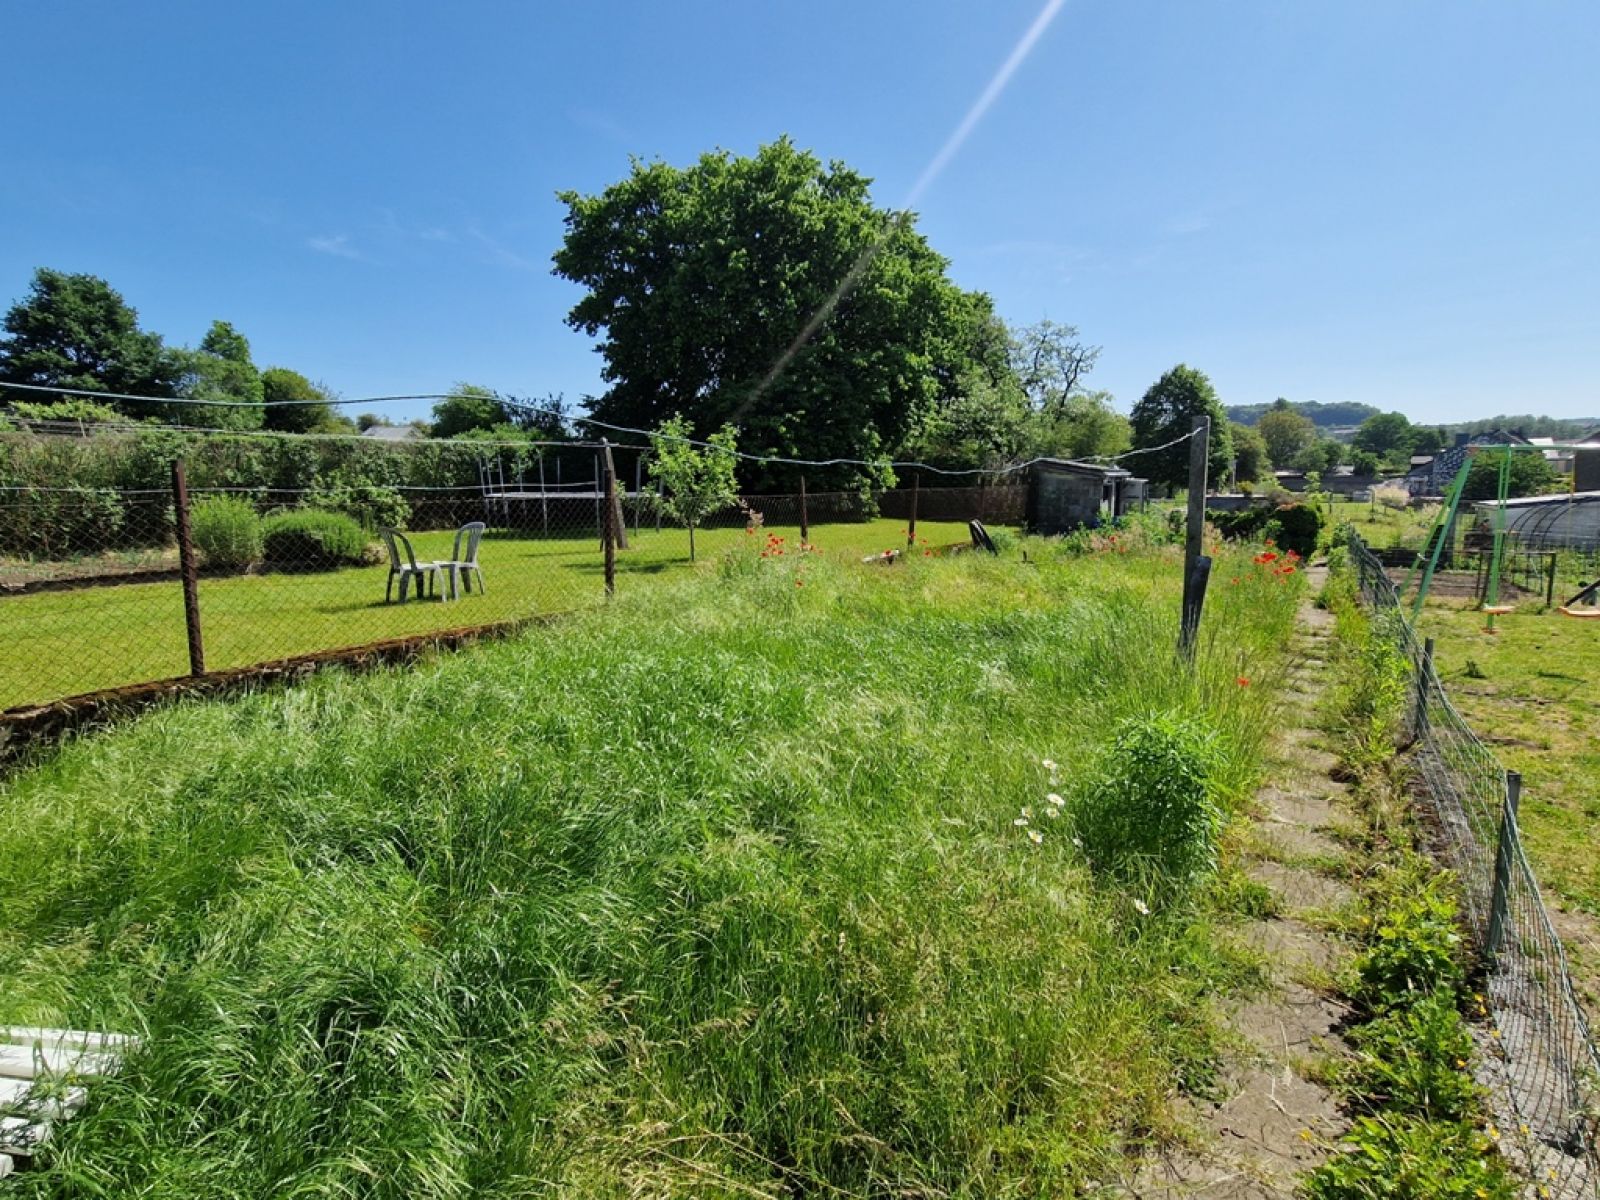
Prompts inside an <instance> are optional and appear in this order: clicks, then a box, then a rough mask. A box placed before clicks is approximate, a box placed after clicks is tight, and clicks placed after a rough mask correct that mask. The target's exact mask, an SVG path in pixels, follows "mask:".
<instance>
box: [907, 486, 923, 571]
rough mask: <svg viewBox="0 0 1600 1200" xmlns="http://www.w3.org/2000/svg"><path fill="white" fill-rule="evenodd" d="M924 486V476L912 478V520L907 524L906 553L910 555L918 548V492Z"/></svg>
mask: <svg viewBox="0 0 1600 1200" xmlns="http://www.w3.org/2000/svg"><path fill="white" fill-rule="evenodd" d="M921 485H922V476H921V475H913V476H912V477H911V520H910V521H909V522H908V523H907V524H906V552H907V553H908V554H909V553H910V552H911V551H912V550H915V549H916V548H917V491H918V489H919V488H920V487H921Z"/></svg>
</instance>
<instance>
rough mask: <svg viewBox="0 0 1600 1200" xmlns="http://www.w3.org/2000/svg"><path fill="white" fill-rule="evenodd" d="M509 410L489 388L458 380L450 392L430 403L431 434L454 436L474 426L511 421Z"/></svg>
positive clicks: (494, 424)
mask: <svg viewBox="0 0 1600 1200" xmlns="http://www.w3.org/2000/svg"><path fill="white" fill-rule="evenodd" d="M511 424H514V422H513V421H512V413H511V410H510V409H509V408H507V407H506V405H505V403H504V401H502V400H501V399H500V397H499V396H498V395H497V394H496V393H495V391H494V389H493V388H486V387H480V386H479V385H477V384H475V383H458V384H456V386H455V387H453V388H451V389H450V394H449V395H448V396H446V397H445V398H444V399H443V400H440V401H439V402H438V403H437V404H435V405H434V406H433V425H432V429H431V432H432V433H433V436H434V437H438V438H448V437H456V436H458V435H460V434H463V433H469V432H471V431H472V430H475V429H493V428H495V427H496V426H498V425H511Z"/></svg>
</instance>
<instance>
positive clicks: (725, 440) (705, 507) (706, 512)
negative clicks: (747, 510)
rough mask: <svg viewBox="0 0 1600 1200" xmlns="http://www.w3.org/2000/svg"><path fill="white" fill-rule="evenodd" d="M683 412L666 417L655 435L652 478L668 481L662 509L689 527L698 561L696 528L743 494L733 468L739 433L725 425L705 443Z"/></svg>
mask: <svg viewBox="0 0 1600 1200" xmlns="http://www.w3.org/2000/svg"><path fill="white" fill-rule="evenodd" d="M691 436H692V430H691V429H690V428H689V422H688V421H686V420H684V419H683V417H682V416H681V415H679V416H675V417H672V418H670V419H668V420H666V421H663V422H662V423H661V425H660V427H659V428H658V429H657V430H656V431H655V432H654V433H653V434H651V435H650V480H651V482H652V483H659V484H661V485H662V488H663V490H664V494H663V495H662V497H661V509H662V511H663V512H665V513H666V514H667V515H668V516H670V517H673V518H674V519H676V520H679V521H682V522H683V523H684V525H686V526H687V527H688V529H689V561H690V562H693V561H694V528H695V526H696V525H698V524H700V522H701V521H704V520H705V519H706V518H707V517H708V516H710V515H711V514H712V513H714V512H716V511H717V510H718V509H721V508H727V507H728V506H729V505H730V504H733V503H734V502H735V501H736V500H737V499H738V498H739V484H738V480H737V479H736V478H735V477H734V472H733V466H734V462H735V455H736V453H737V451H738V435H737V433H735V431H734V428H733V426H731V425H724V426H723V427H722V428H721V429H720V430H719V431H718V432H716V433H713V434H712V435H711V436H710V437H709V438H707V439H706V442H707V443H708V444H707V445H706V446H704V447H701V446H697V445H695V444H694V443H693V442H691V441H690V440H689V439H690V437H691Z"/></svg>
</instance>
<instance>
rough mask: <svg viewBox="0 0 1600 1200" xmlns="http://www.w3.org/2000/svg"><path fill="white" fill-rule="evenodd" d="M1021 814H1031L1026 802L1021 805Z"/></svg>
mask: <svg viewBox="0 0 1600 1200" xmlns="http://www.w3.org/2000/svg"><path fill="white" fill-rule="evenodd" d="M1022 815H1023V816H1025V817H1031V816H1033V809H1031V808H1029V807H1028V806H1027V805H1026V804H1024V805H1023V806H1022Z"/></svg>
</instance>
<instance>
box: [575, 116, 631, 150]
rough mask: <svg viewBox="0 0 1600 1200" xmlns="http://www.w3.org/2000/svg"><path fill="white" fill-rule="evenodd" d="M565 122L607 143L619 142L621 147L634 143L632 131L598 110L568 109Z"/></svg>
mask: <svg viewBox="0 0 1600 1200" xmlns="http://www.w3.org/2000/svg"><path fill="white" fill-rule="evenodd" d="M567 120H569V121H571V122H572V123H573V124H574V125H576V126H577V127H578V128H579V129H586V130H588V131H589V132H590V133H596V134H599V135H600V136H601V137H603V138H605V139H606V140H607V141H612V142H620V143H622V144H623V145H630V144H632V143H633V142H634V141H635V138H634V136H633V131H632V130H630V129H628V128H627V126H625V125H623V124H622V122H620V121H618V120H617V119H616V118H615V117H613V116H611V115H610V114H609V113H603V112H600V111H599V110H598V109H593V108H569V109H567Z"/></svg>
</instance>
